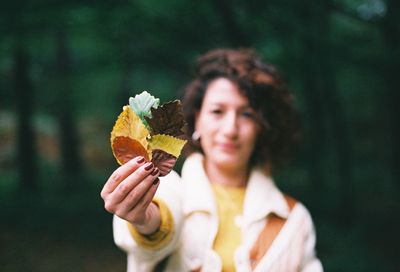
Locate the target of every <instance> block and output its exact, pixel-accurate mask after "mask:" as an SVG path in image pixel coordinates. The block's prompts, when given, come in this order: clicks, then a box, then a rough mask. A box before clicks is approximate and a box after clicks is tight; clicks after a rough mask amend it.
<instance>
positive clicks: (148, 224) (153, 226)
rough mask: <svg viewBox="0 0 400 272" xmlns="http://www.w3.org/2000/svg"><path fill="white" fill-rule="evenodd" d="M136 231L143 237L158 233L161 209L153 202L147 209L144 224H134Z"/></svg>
mask: <svg viewBox="0 0 400 272" xmlns="http://www.w3.org/2000/svg"><path fill="white" fill-rule="evenodd" d="M132 225H133V226H134V227H135V228H136V230H137V231H138V232H139V233H140V234H142V235H149V234H152V233H154V232H156V231H157V230H158V229H159V228H160V225H161V216H160V209H159V208H158V206H157V205H156V204H155V203H154V202H152V203H150V205H149V206H148V207H147V210H146V214H145V218H144V220H143V223H132Z"/></svg>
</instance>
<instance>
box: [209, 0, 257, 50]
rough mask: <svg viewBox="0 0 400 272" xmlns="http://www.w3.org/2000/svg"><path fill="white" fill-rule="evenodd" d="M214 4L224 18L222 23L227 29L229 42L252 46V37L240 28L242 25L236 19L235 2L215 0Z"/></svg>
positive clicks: (237, 45)
mask: <svg viewBox="0 0 400 272" xmlns="http://www.w3.org/2000/svg"><path fill="white" fill-rule="evenodd" d="M213 4H214V6H215V9H216V12H217V14H218V15H219V16H220V18H221V20H222V24H223V26H224V29H225V35H226V37H227V39H228V41H229V43H230V44H231V45H232V46H234V47H239V46H242V47H243V46H244V47H245V46H250V45H251V41H250V37H248V35H246V34H245V31H243V30H242V29H241V28H240V25H239V24H238V22H237V20H236V19H235V14H234V11H233V4H232V3H231V2H227V1H226V0H213Z"/></svg>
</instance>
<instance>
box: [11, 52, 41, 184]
mask: <svg viewBox="0 0 400 272" xmlns="http://www.w3.org/2000/svg"><path fill="white" fill-rule="evenodd" d="M14 61H15V64H14V65H15V66H14V89H15V95H16V106H17V116H18V117H17V118H18V121H17V127H18V128H17V165H18V174H19V187H20V189H21V190H23V191H30V192H35V191H37V190H38V183H37V165H36V161H37V160H36V159H37V150H36V146H35V142H36V141H35V133H34V129H33V125H32V116H33V105H34V102H33V100H34V93H33V88H32V84H31V82H30V79H29V57H28V56H27V54H26V52H25V49H24V48H23V46H22V45H18V46H17V48H16V50H15V52H14Z"/></svg>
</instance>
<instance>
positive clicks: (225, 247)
mask: <svg viewBox="0 0 400 272" xmlns="http://www.w3.org/2000/svg"><path fill="white" fill-rule="evenodd" d="M212 187H213V190H214V193H215V197H216V202H217V210H218V218H219V228H218V233H217V236H216V238H215V241H214V247H213V249H214V250H215V251H216V252H217V253H218V255H219V256H220V257H221V260H222V271H224V272H228V271H229V272H230V271H235V264H234V261H233V260H234V252H235V250H236V248H237V247H238V246H239V244H240V242H241V233H240V228H239V227H238V226H237V225H236V223H235V218H236V217H237V216H240V215H241V214H242V210H243V201H244V195H245V190H246V189H245V188H244V187H241V188H238V187H231V186H224V185H220V184H214V183H213V184H212Z"/></svg>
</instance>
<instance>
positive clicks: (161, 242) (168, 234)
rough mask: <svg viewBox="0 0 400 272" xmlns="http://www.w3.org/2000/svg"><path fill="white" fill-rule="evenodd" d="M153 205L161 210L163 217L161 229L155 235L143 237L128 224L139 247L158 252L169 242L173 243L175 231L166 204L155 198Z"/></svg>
mask: <svg viewBox="0 0 400 272" xmlns="http://www.w3.org/2000/svg"><path fill="white" fill-rule="evenodd" d="M153 203H154V204H156V205H157V206H158V208H159V209H160V216H161V225H160V228H159V229H158V230H157V231H156V232H155V233H152V234H149V235H143V234H141V233H139V232H138V231H137V230H136V228H135V227H134V226H133V225H132V224H131V223H129V222H127V224H128V229H129V232H130V234H131V235H132V237H133V239H134V240H135V241H136V243H137V244H138V245H139V246H142V247H143V248H146V249H153V250H157V249H160V248H162V247H164V246H165V245H166V244H168V242H169V241H171V239H172V236H173V233H174V231H175V230H174V220H173V217H172V214H171V211H170V210H169V208H168V207H167V205H166V204H165V202H164V201H162V200H161V199H159V198H154V199H153Z"/></svg>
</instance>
